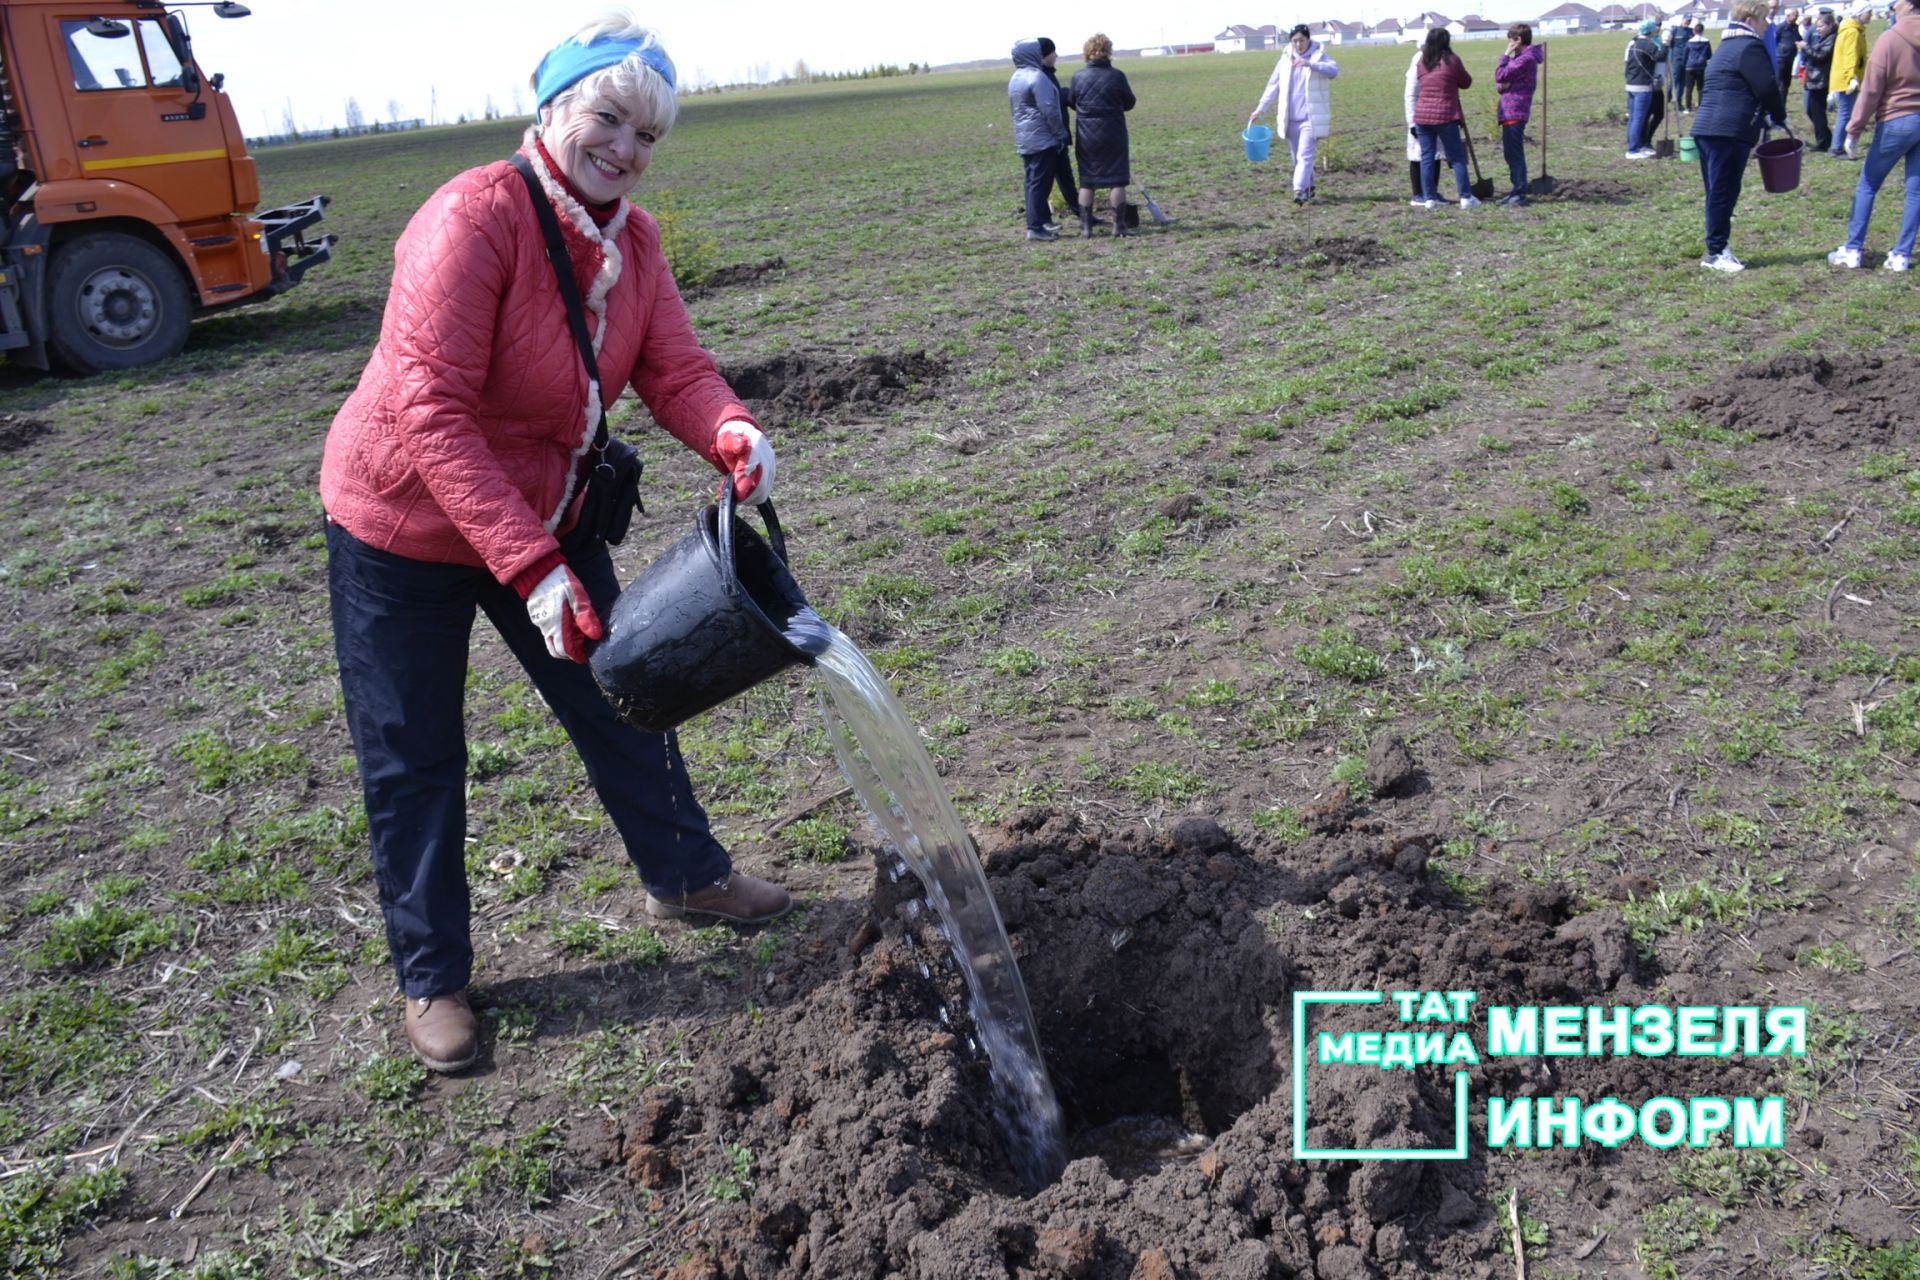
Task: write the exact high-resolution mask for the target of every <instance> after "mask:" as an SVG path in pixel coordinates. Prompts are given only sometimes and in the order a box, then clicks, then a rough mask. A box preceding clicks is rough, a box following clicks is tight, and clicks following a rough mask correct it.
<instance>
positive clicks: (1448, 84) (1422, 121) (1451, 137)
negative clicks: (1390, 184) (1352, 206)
mask: <svg viewBox="0 0 1920 1280" xmlns="http://www.w3.org/2000/svg"><path fill="white" fill-rule="evenodd" d="M1413 74H1414V79H1415V85H1414V98H1413V136H1414V138H1415V139H1416V140H1417V141H1418V142H1419V144H1420V196H1419V198H1418V199H1415V200H1413V201H1410V203H1411V204H1413V205H1414V206H1416V207H1417V208H1421V209H1437V208H1439V207H1440V165H1439V160H1438V158H1437V154H1438V153H1439V152H1441V151H1444V152H1445V153H1446V156H1447V164H1448V166H1449V167H1451V168H1452V170H1453V182H1454V185H1455V186H1456V187H1457V188H1459V191H1460V206H1459V207H1460V208H1462V209H1471V208H1474V207H1475V206H1477V205H1478V204H1479V203H1480V201H1479V199H1478V197H1476V196H1475V195H1474V194H1473V188H1472V186H1471V185H1470V184H1469V183H1468V181H1467V151H1466V147H1465V146H1464V145H1463V144H1462V143H1461V141H1460V123H1461V121H1463V120H1464V119H1466V115H1465V113H1464V112H1462V111H1461V109H1460V91H1461V90H1462V89H1470V88H1472V87H1473V75H1472V73H1471V72H1469V71H1468V70H1467V68H1466V64H1465V63H1463V62H1461V61H1460V55H1459V54H1456V53H1455V52H1454V51H1453V37H1452V36H1451V35H1449V34H1447V29H1446V28H1445V27H1432V28H1430V29H1429V30H1428V31H1427V38H1426V40H1425V42H1424V43H1423V44H1422V45H1421V46H1420V57H1419V59H1418V60H1417V61H1416V62H1415V63H1414V66H1413Z"/></svg>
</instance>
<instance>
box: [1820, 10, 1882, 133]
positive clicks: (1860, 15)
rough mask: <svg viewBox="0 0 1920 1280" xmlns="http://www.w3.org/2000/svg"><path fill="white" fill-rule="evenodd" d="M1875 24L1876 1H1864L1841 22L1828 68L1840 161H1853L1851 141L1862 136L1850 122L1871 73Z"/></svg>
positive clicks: (1830, 96) (1829, 95) (1848, 12)
mask: <svg viewBox="0 0 1920 1280" xmlns="http://www.w3.org/2000/svg"><path fill="white" fill-rule="evenodd" d="M1872 20H1873V3H1872V0H1860V3H1858V4H1856V5H1854V6H1853V8H1851V9H1849V10H1848V11H1847V16H1846V17H1845V18H1843V19H1841V21H1840V30H1839V31H1838V32H1837V33H1836V34H1835V36H1834V38H1833V62H1832V63H1831V64H1830V65H1829V67H1828V68H1827V82H1828V85H1829V86H1830V87H1829V89H1828V91H1827V96H1828V101H1829V102H1831V103H1832V104H1833V151H1832V152H1831V153H1830V154H1832V155H1834V156H1836V157H1838V156H1846V157H1847V158H1848V159H1852V158H1853V157H1852V156H1851V155H1850V154H1849V153H1848V152H1847V150H1846V146H1847V139H1848V138H1849V137H1856V136H1858V135H1859V132H1860V131H1859V130H1858V129H1855V130H1853V131H1852V132H1851V133H1850V132H1849V131H1848V129H1847V122H1848V121H1849V120H1851V119H1852V118H1853V104H1854V102H1855V101H1856V100H1857V99H1858V98H1859V97H1860V81H1861V79H1862V77H1864V76H1865V75H1866V72H1867V23H1868V22H1870V21H1872Z"/></svg>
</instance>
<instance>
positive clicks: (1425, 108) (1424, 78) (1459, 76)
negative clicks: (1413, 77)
mask: <svg viewBox="0 0 1920 1280" xmlns="http://www.w3.org/2000/svg"><path fill="white" fill-rule="evenodd" d="M1419 67H1420V70H1419V73H1418V74H1419V77H1420V96H1419V97H1418V98H1416V99H1414V103H1413V122H1414V123H1415V124H1452V123H1453V122H1454V121H1456V120H1459V119H1461V118H1462V117H1461V114H1460V91H1461V90H1462V89H1467V88H1471V87H1472V85H1473V73H1472V72H1470V71H1468V70H1467V68H1466V66H1465V64H1463V63H1462V62H1461V61H1460V58H1459V55H1457V54H1452V53H1449V54H1448V55H1447V56H1446V57H1444V58H1442V59H1440V61H1439V62H1438V63H1437V64H1435V65H1434V66H1433V67H1432V68H1431V69H1429V68H1428V67H1427V65H1426V63H1424V62H1422V63H1420V64H1419Z"/></svg>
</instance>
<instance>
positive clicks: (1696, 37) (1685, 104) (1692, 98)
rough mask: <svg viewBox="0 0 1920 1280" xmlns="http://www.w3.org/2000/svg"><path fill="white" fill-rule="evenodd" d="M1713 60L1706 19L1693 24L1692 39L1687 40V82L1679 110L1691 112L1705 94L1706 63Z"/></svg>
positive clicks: (1711, 43) (1689, 113) (1688, 113)
mask: <svg viewBox="0 0 1920 1280" xmlns="http://www.w3.org/2000/svg"><path fill="white" fill-rule="evenodd" d="M1712 60H1713V41H1711V40H1709V39H1707V21H1706V19H1705V18H1702V19H1700V20H1699V21H1698V22H1697V23H1695V24H1694V28H1693V39H1691V40H1689V41H1687V83H1686V88H1685V92H1684V93H1682V95H1681V99H1682V100H1681V103H1680V110H1681V111H1682V112H1684V113H1685V114H1687V115H1691V114H1693V110H1694V108H1695V107H1698V106H1699V105H1700V99H1701V98H1702V97H1704V96H1705V94H1706V82H1707V63H1709V62H1711V61H1712Z"/></svg>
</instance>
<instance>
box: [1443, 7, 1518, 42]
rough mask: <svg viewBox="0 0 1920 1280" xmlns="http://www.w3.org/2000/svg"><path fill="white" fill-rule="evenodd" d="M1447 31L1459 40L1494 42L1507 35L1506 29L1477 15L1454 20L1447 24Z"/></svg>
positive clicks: (1473, 14) (1472, 14)
mask: <svg viewBox="0 0 1920 1280" xmlns="http://www.w3.org/2000/svg"><path fill="white" fill-rule="evenodd" d="M1447 30H1448V31H1450V32H1452V33H1453V35H1454V38H1455V39H1457V40H1494V39H1500V38H1504V37H1505V36H1506V34H1507V29H1506V28H1505V27H1503V26H1501V25H1500V24H1499V23H1497V22H1488V21H1487V20H1486V19H1485V18H1483V17H1481V16H1480V15H1479V14H1477V13H1470V14H1468V15H1467V16H1466V17H1464V18H1456V19H1454V20H1453V21H1452V22H1449V23H1448V24H1447Z"/></svg>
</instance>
